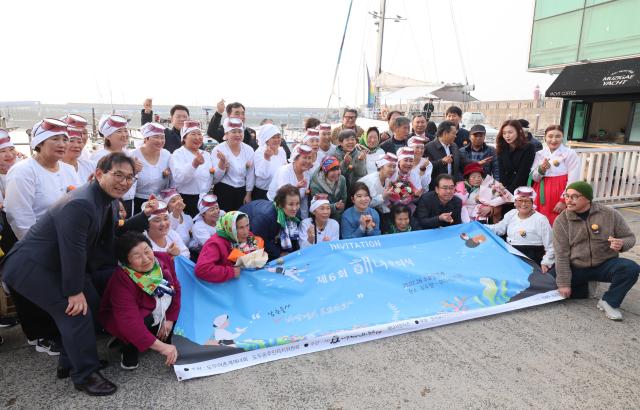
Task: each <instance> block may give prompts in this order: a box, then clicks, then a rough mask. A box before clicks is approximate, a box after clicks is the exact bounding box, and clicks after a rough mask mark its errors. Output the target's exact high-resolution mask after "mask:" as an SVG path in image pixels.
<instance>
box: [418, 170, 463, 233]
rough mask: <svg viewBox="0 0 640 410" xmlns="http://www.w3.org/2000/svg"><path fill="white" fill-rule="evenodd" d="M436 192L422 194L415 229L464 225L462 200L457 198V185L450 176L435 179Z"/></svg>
mask: <svg viewBox="0 0 640 410" xmlns="http://www.w3.org/2000/svg"><path fill="white" fill-rule="evenodd" d="M435 180H436V181H435V187H436V190H435V192H434V191H429V192H427V193H424V194H422V196H421V197H420V199H419V200H418V205H417V206H416V212H415V213H414V214H413V228H414V229H415V230H420V229H433V228H440V227H443V226H451V225H457V224H460V223H462V218H461V213H462V200H461V199H460V198H458V197H457V196H455V195H454V194H453V193H454V191H455V183H454V182H453V178H451V175H448V174H440V175H438V177H437V178H436V179H435Z"/></svg>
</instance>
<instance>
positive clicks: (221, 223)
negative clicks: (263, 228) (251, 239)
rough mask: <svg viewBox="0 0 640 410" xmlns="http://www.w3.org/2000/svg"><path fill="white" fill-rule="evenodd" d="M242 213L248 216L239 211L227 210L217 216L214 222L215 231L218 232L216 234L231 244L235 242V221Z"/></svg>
mask: <svg viewBox="0 0 640 410" xmlns="http://www.w3.org/2000/svg"><path fill="white" fill-rule="evenodd" d="M243 215H244V216H246V217H247V218H248V216H247V214H245V213H244V212H240V211H229V212H227V213H226V214H224V215H223V216H221V217H220V218H218V222H217V223H216V233H217V234H218V236H221V237H223V238H224V239H226V240H228V241H229V242H231V243H232V244H233V245H235V244H237V243H238V230H237V227H236V222H237V221H238V218H240V217H241V216H243Z"/></svg>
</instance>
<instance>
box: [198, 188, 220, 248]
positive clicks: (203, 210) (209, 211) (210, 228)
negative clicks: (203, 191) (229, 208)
mask: <svg viewBox="0 0 640 410" xmlns="http://www.w3.org/2000/svg"><path fill="white" fill-rule="evenodd" d="M222 215H224V211H222V210H221V209H220V205H218V197H217V196H215V195H211V194H207V195H203V196H202V198H201V199H200V202H199V203H198V215H196V217H195V219H194V223H193V235H192V236H193V239H192V240H191V243H190V244H189V247H190V248H191V249H193V250H194V251H199V250H200V249H201V248H202V246H203V245H204V244H205V242H207V241H208V240H209V238H211V235H213V234H214V233H216V224H217V223H218V219H219V218H220V217H221V216H222Z"/></svg>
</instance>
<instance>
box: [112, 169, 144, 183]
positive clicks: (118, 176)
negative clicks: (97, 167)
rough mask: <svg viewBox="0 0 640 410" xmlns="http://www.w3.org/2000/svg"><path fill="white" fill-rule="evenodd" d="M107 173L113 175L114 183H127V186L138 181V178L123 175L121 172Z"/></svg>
mask: <svg viewBox="0 0 640 410" xmlns="http://www.w3.org/2000/svg"><path fill="white" fill-rule="evenodd" d="M108 173H109V174H111V175H113V179H115V180H116V182H124V181H127V184H133V183H134V182H136V181H137V180H138V178H136V177H134V176H133V175H125V174H123V173H122V172H113V171H109V172H108Z"/></svg>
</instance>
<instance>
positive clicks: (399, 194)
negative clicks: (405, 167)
mask: <svg viewBox="0 0 640 410" xmlns="http://www.w3.org/2000/svg"><path fill="white" fill-rule="evenodd" d="M391 189H392V192H391V196H389V202H391V204H392V205H395V204H404V205H409V204H410V203H411V202H413V200H414V199H415V193H416V192H417V191H418V190H417V189H416V187H415V186H414V185H413V184H412V183H411V181H409V179H408V178H407V179H398V180H397V181H395V182H392V183H391Z"/></svg>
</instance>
